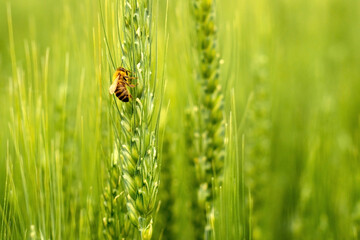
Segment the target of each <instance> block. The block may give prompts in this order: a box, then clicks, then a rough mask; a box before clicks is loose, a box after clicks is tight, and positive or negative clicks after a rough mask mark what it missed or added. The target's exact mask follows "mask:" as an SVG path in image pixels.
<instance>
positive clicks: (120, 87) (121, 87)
mask: <svg viewBox="0 0 360 240" xmlns="http://www.w3.org/2000/svg"><path fill="white" fill-rule="evenodd" d="M129 73H130V71H129V70H126V69H125V68H123V67H119V68H118V69H116V72H115V73H114V75H113V79H114V80H113V83H112V84H111V86H110V88H109V93H110V94H114V93H115V94H116V97H117V98H119V99H120V100H121V101H123V102H129V99H130V98H132V96H131V94H130V93H129V91H128V90H127V88H126V86H129V87H135V85H133V84H131V83H130V80H132V79H135V78H134V77H130V76H129Z"/></svg>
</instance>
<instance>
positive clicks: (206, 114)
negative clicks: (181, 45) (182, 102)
mask: <svg viewBox="0 0 360 240" xmlns="http://www.w3.org/2000/svg"><path fill="white" fill-rule="evenodd" d="M214 6H215V4H214V1H212V0H193V1H192V13H193V19H194V22H195V29H196V41H195V44H194V45H195V46H194V47H195V49H196V54H195V56H196V57H195V62H196V79H197V82H198V83H199V84H200V85H201V91H200V93H199V96H200V99H199V102H198V107H196V108H195V109H197V113H195V112H194V111H192V110H190V111H189V112H188V118H191V119H193V120H191V119H188V120H189V122H194V128H193V130H192V133H190V135H192V137H194V141H196V142H197V143H195V144H192V145H193V146H196V148H195V149H194V150H193V152H194V156H193V157H191V158H192V159H193V161H194V164H195V169H196V176H197V182H198V194H197V200H198V205H199V207H200V208H201V209H202V211H203V212H205V213H206V219H204V223H205V224H204V228H205V238H211V235H212V233H213V231H214V225H213V221H214V198H215V196H214V194H213V190H214V189H215V188H217V187H218V186H221V185H222V182H223V166H224V137H225V128H224V99H223V98H224V97H223V94H222V90H221V85H220V83H219V69H220V66H219V65H220V62H219V53H218V50H217V36H216V26H215V9H214ZM196 126H197V127H196ZM193 146H192V147H193ZM198 238H202V237H201V235H200V236H198Z"/></svg>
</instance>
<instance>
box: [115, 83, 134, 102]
mask: <svg viewBox="0 0 360 240" xmlns="http://www.w3.org/2000/svg"><path fill="white" fill-rule="evenodd" d="M115 94H116V97H117V98H119V99H120V100H121V101H123V102H129V96H130V94H129V92H128V90H127V89H126V87H125V86H123V85H119V86H118V88H117V89H116V91H115Z"/></svg>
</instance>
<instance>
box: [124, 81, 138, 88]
mask: <svg viewBox="0 0 360 240" xmlns="http://www.w3.org/2000/svg"><path fill="white" fill-rule="evenodd" d="M125 84H126V85H127V86H129V87H135V86H136V85H137V84H136V85H134V84H130V83H128V82H125Z"/></svg>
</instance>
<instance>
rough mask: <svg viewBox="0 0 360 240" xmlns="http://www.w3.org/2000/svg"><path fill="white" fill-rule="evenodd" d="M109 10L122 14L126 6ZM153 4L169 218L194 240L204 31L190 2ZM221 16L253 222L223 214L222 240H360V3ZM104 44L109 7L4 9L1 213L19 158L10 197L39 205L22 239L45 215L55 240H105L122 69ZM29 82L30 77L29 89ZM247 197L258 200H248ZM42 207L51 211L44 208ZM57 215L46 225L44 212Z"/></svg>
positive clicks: (60, 4)
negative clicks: (195, 112)
mask: <svg viewBox="0 0 360 240" xmlns="http://www.w3.org/2000/svg"><path fill="white" fill-rule="evenodd" d="M102 4H103V11H104V12H106V11H108V12H107V13H105V16H111V15H112V13H111V11H112V10H114V5H112V4H113V2H111V1H110V2H109V1H105V2H102ZM154 6H156V7H154V11H156V14H155V15H156V18H155V19H154V20H156V22H155V24H156V26H157V28H156V31H155V32H156V34H157V36H158V37H157V39H156V41H157V58H158V60H157V64H158V66H157V67H158V69H160V70H162V69H165V71H164V72H165V80H166V89H165V93H164V94H165V96H164V102H165V103H166V104H164V105H165V107H164V109H163V112H164V121H163V122H162V125H163V128H164V129H165V130H164V131H165V134H164V149H163V151H164V153H163V155H164V162H163V166H164V167H163V168H164V169H165V170H166V171H167V173H165V174H164V176H165V181H169V183H170V184H168V185H166V184H165V185H166V187H167V188H168V189H163V190H160V193H159V198H160V199H161V197H162V196H164V195H163V194H164V192H165V191H170V193H171V194H169V195H170V196H166V197H167V198H172V202H173V205H172V206H171V208H170V209H171V213H170V212H169V213H162V212H161V210H160V213H159V215H161V214H171V216H172V218H171V219H172V221H171V222H169V224H172V226H171V228H172V230H171V231H172V232H173V234H174V235H173V236H176V238H177V239H189V238H191V237H192V236H193V234H192V231H194V230H193V229H192V227H191V224H190V222H189V221H188V217H189V216H188V215H189V214H190V213H186V211H185V209H187V208H188V207H189V205H188V204H189V201H190V200H189V199H190V197H191V196H190V193H189V192H191V191H192V189H193V187H192V186H191V182H190V180H189V179H190V178H189V175H191V166H190V165H189V164H184V163H186V162H187V160H186V159H185V153H186V149H185V147H184V142H183V136H184V134H185V133H184V119H185V118H184V111H185V109H186V108H187V106H189V103H191V102H192V101H193V98H194V97H193V96H191V93H192V88H194V84H193V79H194V73H193V65H194V63H193V54H194V51H193V50H192V47H191V45H192V37H191V32H192V27H193V24H192V19H191V15H190V12H189V2H188V1H169V3H168V7H166V2H165V1H162V0H160V1H159V2H158V3H154ZM166 9H168V12H166ZM216 12H217V19H216V21H217V25H218V38H219V51H220V54H221V59H222V61H221V62H222V65H221V81H222V84H223V90H224V93H225V96H226V110H227V120H229V119H230V112H231V114H232V120H235V123H232V125H228V128H231V129H232V130H231V133H232V134H233V135H234V136H235V134H234V132H236V135H237V140H236V141H235V140H233V141H230V142H229V146H231V147H229V148H228V151H230V154H229V156H230V155H235V160H233V161H228V162H227V163H226V164H227V165H226V170H225V176H228V181H225V184H226V183H227V184H229V185H226V186H224V192H223V193H221V194H223V195H222V196H224V197H223V198H224V202H227V201H232V203H233V204H235V205H236V204H238V205H239V206H241V207H240V208H241V209H242V211H241V214H240V216H233V215H234V214H235V213H233V215H231V217H230V216H228V215H226V214H224V213H219V216H221V217H219V219H220V220H219V221H218V222H217V223H218V225H217V228H218V229H219V232H218V234H220V235H219V236H220V237H219V239H240V238H241V239H360V236H359V234H360V157H359V149H360V94H359V91H360V68H359V66H360V48H359V46H360V45H359V43H360V24H358V23H359V22H360V2H359V1H356V0H312V1H310V0H305V1H304V0H293V1H285V0H277V1H271V0H257V1H245V0H240V1H234V0H223V1H217V4H216ZM10 14H11V16H10ZM166 15H167V16H168V19H167V22H166V24H167V29H166V30H165V25H166V24H165V17H166ZM9 19H11V21H12V25H11V26H12V31H13V33H12V35H11V34H10V35H9V32H10V33H11V27H10V28H9V26H10V25H9ZM105 24H107V23H105ZM154 29H155V28H154ZM108 31H111V29H110V30H108ZM103 37H104V36H103V33H102V29H101V27H100V9H99V3H98V2H97V1H90V0H86V1H70V0H60V1H44V0H28V1H21V0H11V1H4V0H0V103H1V106H0V116H1V117H0V126H1V131H0V201H1V202H0V203H1V205H3V203H4V199H6V197H5V196H6V192H7V190H6V188H5V179H6V162H12V164H13V175H12V177H11V179H13V182H14V184H13V185H14V186H15V188H16V189H17V190H16V193H14V192H12V193H11V194H12V195H17V198H18V200H20V203H21V202H22V201H26V203H25V204H24V205H25V206H27V210H26V211H22V210H24V209H22V207H24V206H22V204H18V206H20V207H19V210H18V212H20V213H21V214H15V213H16V210H14V211H15V213H14V216H15V215H16V216H23V219H20V220H19V219H17V218H16V217H15V218H14V219H17V221H18V224H15V225H17V226H15V227H14V230H13V231H14V232H17V233H14V235H13V239H17V238H16V237H20V236H22V237H24V232H26V229H27V232H28V233H27V234H28V235H26V234H25V236H26V237H29V236H30V232H31V231H30V230H29V229H30V226H29V224H31V225H37V224H39V225H41V224H43V223H44V219H52V221H50V222H53V224H54V226H57V225H56V224H59V225H58V226H61V227H60V229H62V230H60V229H58V230H57V231H59V233H44V232H43V234H44V236H47V237H49V238H55V239H59V238H60V236H61V238H63V239H70V238H72V239H80V238H81V239H90V238H93V239H97V236H101V234H100V233H99V232H100V231H101V230H99V229H101V210H100V209H101V203H100V195H101V193H102V184H103V180H104V172H105V171H106V170H105V168H106V164H105V162H106V161H107V160H106V159H108V158H109V156H110V154H111V152H112V150H113V149H112V148H113V140H112V139H113V133H112V126H111V123H110V122H111V121H110V118H111V116H110V114H109V107H110V104H108V102H109V100H110V98H109V96H108V94H107V90H106V89H107V88H108V77H109V75H110V74H111V72H112V70H109V69H108V63H107V59H106V56H105V55H106V54H105V53H106V49H105V45H104V42H103ZM167 37H168V42H167V40H166V39H167ZM154 41H155V39H154ZM166 44H168V50H167V52H166V55H165V49H166ZM47 54H48V55H47ZM15 56H16V58H15ZM17 75H21V76H23V75H24V76H25V77H22V78H21V79H22V80H21V82H18V83H16V81H15V80H14V79H17ZM45 83H46V84H45ZM232 92H233V93H234V94H233V96H234V97H233V98H231V93H232ZM232 101H234V102H235V107H231V102H232ZM168 104H169V105H168ZM167 105H168V106H169V107H168V108H167ZM38 112H39V113H38ZM234 125H237V127H236V128H235V127H234ZM242 145H244V147H242ZM259 145H260V146H259ZM254 146H255V147H254ZM231 149H232V150H231ZM254 149H255V150H254ZM259 149H260V150H259ZM231 151H233V153H234V154H232V153H231ZM235 152H236V154H235ZM240 156H244V158H243V157H240ZM229 158H230V157H229ZM34 159H35V160H36V161H34V163H33V164H32V163H27V162H28V161H33V160H34ZM57 159H62V161H60V162H59V161H58V160H57ZM169 159H170V160H169ZM259 159H260V160H259ZM37 160H39V163H36V162H37ZM165 160H166V161H165ZM46 161H49V162H48V163H47V162H46ZM239 162H241V163H242V164H243V166H244V167H241V166H242V164H239ZM38 164H40V165H41V166H42V165H46V166H47V167H46V168H45V169H48V170H49V173H48V175H46V173H44V176H43V177H40V178H39V179H43V180H44V181H45V180H48V181H49V182H51V183H53V182H55V183H54V184H49V185H47V184H45V186H43V188H42V190H41V191H43V192H44V193H45V194H46V193H49V197H46V196H47V195H46V196H45V197H44V196H41V197H40V200H39V199H37V197H36V195H37V194H36V192H37V191H38V189H37V187H36V186H37V185H36V184H39V182H37V180H36V179H37V178H34V177H33V176H32V174H34V173H35V172H36V169H38V166H40V165H38ZM58 164H59V165H58ZM51 166H56V167H54V168H53V167H51ZM58 167H59V168H58ZM58 169H60V170H61V171H60V172H57V170H58ZM233 169H237V170H239V171H238V172H239V173H240V174H241V176H242V177H239V176H237V177H234V176H233V175H232V171H233ZM24 175H25V177H24ZM40 175H41V174H40ZM230 176H231V177H234V179H237V180H238V181H237V182H232V181H233V180H234V179H232V178H231V177H230ZM230 178H231V179H230ZM24 179H25V180H28V182H27V183H28V184H27V185H26V187H25V186H24ZM8 181H9V180H8ZM54 185H56V186H54ZM230 185H231V186H235V187H234V189H235V188H236V190H229V188H227V186H230ZM52 188H54V189H57V190H56V191H55V190H52ZM241 188H243V189H245V191H244V192H246V194H245V195H244V194H240V193H239V194H237V191H239V192H241V191H240V189H241ZM26 189H28V192H27V191H26ZM161 191H163V192H161ZM26 192H27V193H26ZM11 194H10V195H11ZM8 196H9V193H8ZM231 196H233V197H234V199H230V198H231ZM42 197H44V201H45V202H46V201H47V200H49V201H50V202H51V203H48V204H49V205H47V204H46V203H44V204H42V203H37V204H35V202H36V201H39V202H41V201H42V200H41V199H42ZM8 198H9V197H8ZM56 199H57V200H56ZM252 201H253V206H252V205H251V204H250V203H251V202H252ZM224 202H222V203H223V204H224ZM222 203H221V202H220V203H219V204H220V205H221V204H222ZM59 204H60V205H59ZM15 205H16V204H15ZM33 205H36V206H37V207H34V208H33V210H31V209H30V210H29V208H32V206H33ZM44 206H46V207H45V208H46V209H45V210H44V211H45V212H44V214H38V215H40V216H46V217H44V218H43V219H41V217H38V215H37V211H36V209H38V211H40V210H39V209H42V208H44ZM57 207H59V209H60V210H59V212H58V213H57V212H53V211H55V210H54V209H56V208H57ZM222 207H223V208H224V209H225V208H226V207H224V206H220V208H219V209H223V208H222ZM226 211H231V208H230V209H227V210H226ZM0 215H1V214H0ZM3 217H4V216H2V218H1V219H3ZM56 217H59V219H61V220H55V218H56ZM227 217H228V218H229V219H228V220H226V218H227ZM19 218H22V217H19ZM39 218H40V220H39ZM239 219H240V220H239ZM249 222H251V224H249ZM61 223H62V224H61ZM46 224H47V223H46ZM46 224H45V223H44V225H46ZM158 226H161V224H160V225H158ZM1 227H3V225H1ZM155 228H156V227H155ZM162 228H165V227H164V226H161V227H158V229H157V230H154V231H155V233H154V238H156V236H159V235H160V232H161V229H162ZM39 229H42V228H39ZM43 229H44V230H46V229H47V230H49V229H53V228H51V227H46V226H44V228H43ZM55 229H56V228H55ZM70 229H72V230H71V231H70ZM246 229H247V230H246ZM156 231H158V232H157V233H156ZM246 232H247V233H246ZM238 234H240V236H239V235H238ZM164 237H165V238H166V234H165V235H164ZM238 237H239V238H238ZM174 238H175V237H174ZM18 239H19V238H18Z"/></svg>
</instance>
